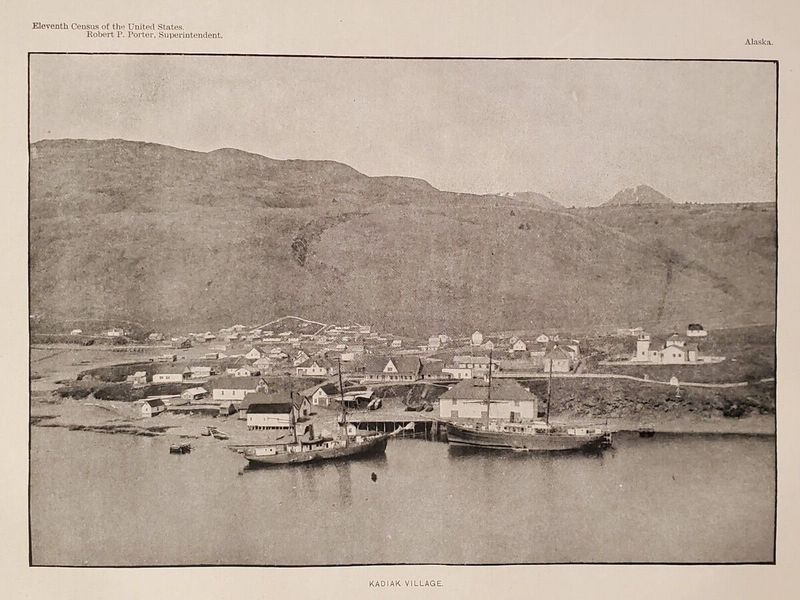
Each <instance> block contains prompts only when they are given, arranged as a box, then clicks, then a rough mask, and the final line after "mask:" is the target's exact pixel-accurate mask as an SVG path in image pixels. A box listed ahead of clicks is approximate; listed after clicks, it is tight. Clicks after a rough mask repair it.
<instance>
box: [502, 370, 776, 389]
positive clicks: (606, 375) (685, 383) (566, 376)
mask: <svg viewBox="0 0 800 600" xmlns="http://www.w3.org/2000/svg"><path fill="white" fill-rule="evenodd" d="M494 377H496V378H498V379H503V378H505V379H547V378H548V377H549V375H548V374H546V373H540V372H538V371H537V372H527V373H525V372H519V373H497V374H496V375H494ZM553 377H554V378H562V379H580V378H586V379H629V380H631V381H641V382H643V383H655V384H657V385H669V386H672V387H675V384H674V383H670V382H669V381H661V380H660V379H645V378H644V377H634V376H633V375H620V374H619V373H580V374H574V373H558V374H556V373H553ZM773 381H775V378H774V377H765V378H763V379H759V380H758V381H737V382H732V383H703V382H699V381H678V385H679V386H683V387H701V388H736V387H746V386H748V385H753V384H755V383H770V382H773Z"/></svg>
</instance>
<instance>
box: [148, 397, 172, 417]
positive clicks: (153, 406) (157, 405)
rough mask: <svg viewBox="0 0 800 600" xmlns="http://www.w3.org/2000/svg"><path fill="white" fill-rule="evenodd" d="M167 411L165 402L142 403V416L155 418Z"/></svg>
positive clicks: (150, 401) (151, 401) (149, 401)
mask: <svg viewBox="0 0 800 600" xmlns="http://www.w3.org/2000/svg"><path fill="white" fill-rule="evenodd" d="M165 410H167V407H166V406H165V405H164V401H163V400H145V401H144V402H143V403H142V416H144V417H155V416H156V415H158V414H161V413H162V412H164V411H165Z"/></svg>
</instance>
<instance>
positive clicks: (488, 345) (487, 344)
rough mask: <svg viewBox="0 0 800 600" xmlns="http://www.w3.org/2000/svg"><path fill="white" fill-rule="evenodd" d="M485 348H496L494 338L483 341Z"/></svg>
mask: <svg viewBox="0 0 800 600" xmlns="http://www.w3.org/2000/svg"><path fill="white" fill-rule="evenodd" d="M483 349H484V350H494V342H493V341H492V340H486V341H485V342H484V343H483Z"/></svg>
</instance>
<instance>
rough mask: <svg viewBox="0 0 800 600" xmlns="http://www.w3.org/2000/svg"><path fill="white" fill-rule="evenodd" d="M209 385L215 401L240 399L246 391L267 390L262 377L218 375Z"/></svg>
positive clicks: (242, 398)
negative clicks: (211, 387)
mask: <svg viewBox="0 0 800 600" xmlns="http://www.w3.org/2000/svg"><path fill="white" fill-rule="evenodd" d="M211 385H212V386H213V390H212V392H211V396H212V398H213V399H214V401H215V402H224V401H225V400H234V401H242V400H244V398H245V396H246V395H247V394H248V393H252V392H257V391H261V392H266V391H267V382H266V380H265V379H263V378H262V377H219V378H217V379H216V380H215V381H213V383H212V384H211Z"/></svg>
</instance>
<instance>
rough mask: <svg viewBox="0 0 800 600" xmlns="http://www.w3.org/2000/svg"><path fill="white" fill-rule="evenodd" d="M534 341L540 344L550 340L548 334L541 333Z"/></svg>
mask: <svg viewBox="0 0 800 600" xmlns="http://www.w3.org/2000/svg"><path fill="white" fill-rule="evenodd" d="M536 341H537V342H538V343H540V344H546V343H548V342H549V341H550V336H549V335H547V334H546V333H542V334H540V335H539V337H537V338H536Z"/></svg>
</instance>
